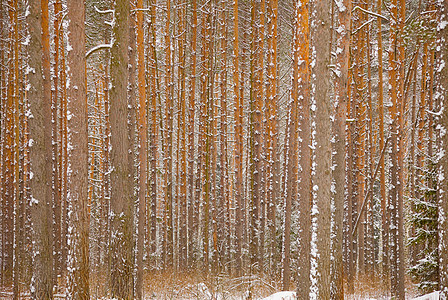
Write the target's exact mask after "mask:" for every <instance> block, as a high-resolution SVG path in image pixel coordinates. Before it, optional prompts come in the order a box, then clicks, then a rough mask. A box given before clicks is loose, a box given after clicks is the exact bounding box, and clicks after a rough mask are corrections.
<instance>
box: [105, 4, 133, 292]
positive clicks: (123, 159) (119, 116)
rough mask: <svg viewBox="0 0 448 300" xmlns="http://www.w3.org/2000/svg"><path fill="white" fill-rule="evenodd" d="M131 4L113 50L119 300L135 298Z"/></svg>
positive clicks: (120, 13)
mask: <svg viewBox="0 0 448 300" xmlns="http://www.w3.org/2000/svg"><path fill="white" fill-rule="evenodd" d="M129 6H130V4H129V1H126V0H117V2H116V3H115V18H116V20H115V26H114V28H113V32H114V36H115V42H114V44H113V45H112V48H111V51H110V52H111V62H110V64H111V65H110V75H111V89H110V93H109V95H110V124H111V130H110V132H111V138H110V143H111V147H112V150H111V154H110V155H111V165H112V172H111V199H110V206H111V209H110V211H111V216H110V222H111V224H110V225H111V236H112V239H111V241H110V249H109V251H110V258H109V259H110V263H111V266H110V267H111V274H110V276H111V294H112V296H113V297H117V298H119V299H132V298H133V282H132V270H133V268H132V266H133V205H134V201H133V200H134V199H133V180H132V176H131V174H129V164H130V162H129V158H130V157H129V155H128V153H129V150H130V146H131V141H130V140H129V136H128V117H129V112H128V97H127V82H128V73H129V71H128V63H129V57H128V45H129V41H128V35H129V11H130V9H129Z"/></svg>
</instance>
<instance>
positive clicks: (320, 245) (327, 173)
mask: <svg viewBox="0 0 448 300" xmlns="http://www.w3.org/2000/svg"><path fill="white" fill-rule="evenodd" d="M313 16H315V18H316V19H315V22H316V26H315V27H312V29H311V30H312V39H313V42H314V45H315V48H316V64H315V67H314V68H313V73H314V74H315V76H316V79H315V80H316V81H315V84H316V89H315V99H316V111H315V116H316V119H315V120H316V121H315V122H316V140H315V142H316V151H315V155H316V160H315V163H316V169H315V171H316V176H315V178H314V182H313V184H314V186H313V190H314V191H315V194H316V203H315V205H316V207H317V210H318V213H317V215H316V229H315V230H316V248H317V253H318V256H317V257H316V261H317V270H316V271H317V272H316V276H317V278H316V279H317V298H318V299H330V223H331V205H330V203H331V192H330V188H331V144H330V140H331V121H330V105H331V104H330V102H329V101H328V97H329V90H330V70H329V67H328V66H329V64H330V61H329V60H330V47H329V45H330V40H329V39H330V3H329V2H323V1H322V2H317V3H316V4H315V7H314V12H313Z"/></svg>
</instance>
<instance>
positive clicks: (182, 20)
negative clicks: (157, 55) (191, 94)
mask: <svg viewBox="0 0 448 300" xmlns="http://www.w3.org/2000/svg"><path fill="white" fill-rule="evenodd" d="M186 9H187V7H186V4H181V5H180V7H178V12H177V14H178V18H179V27H178V33H179V35H180V37H179V40H178V49H179V50H178V51H179V62H180V63H179V67H178V68H179V70H178V73H179V94H180V97H179V105H180V116H179V119H178V120H179V121H178V127H179V129H178V132H179V133H178V134H179V139H180V145H179V152H180V153H179V154H180V166H181V170H180V179H179V180H180V195H179V197H180V199H179V214H180V215H179V227H180V228H179V265H180V267H181V269H186V267H187V224H188V223H187V161H186V160H187V155H186V154H187V152H186V128H187V124H186V120H187V119H186V93H185V83H186V82H185V80H186V74H185V61H186V57H185V52H186V47H187V44H186V43H187V39H186V36H187V35H186V32H185V30H186Z"/></svg>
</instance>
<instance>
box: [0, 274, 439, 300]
mask: <svg viewBox="0 0 448 300" xmlns="http://www.w3.org/2000/svg"><path fill="white" fill-rule="evenodd" d="M355 291H356V292H355V294H354V295H346V297H345V299H347V300H388V299H390V294H389V293H388V292H387V289H386V288H384V287H383V286H382V284H381V282H380V280H379V279H376V278H374V279H372V278H370V279H369V280H357V281H356V282H355ZM95 294H96V293H95V288H94V287H93V292H92V294H91V298H92V299H101V298H99V297H98V295H95ZM419 295H421V293H420V292H419V291H418V289H417V288H416V287H415V285H414V284H412V282H411V281H410V280H408V281H407V282H406V299H415V300H436V299H438V294H437V293H433V294H429V295H426V296H423V297H419ZM23 296H24V297H23V298H22V299H29V294H28V295H23ZM294 296H295V293H294V292H281V289H280V280H279V279H278V278H275V277H274V276H267V275H264V276H258V275H252V276H243V277H230V276H228V275H218V276H211V275H207V274H205V273H188V274H185V273H173V272H154V273H152V274H150V275H148V276H147V277H146V279H145V299H148V300H149V299H150V300H153V299H154V300H155V299H161V300H165V299H166V300H168V299H184V300H193V299H198V300H245V299H257V300H294ZM416 297H418V298H416ZM64 298H65V295H64V294H63V293H61V292H59V293H57V294H56V295H55V299H64ZM6 299H12V290H11V289H3V288H0V300H6ZM102 299H104V298H102Z"/></svg>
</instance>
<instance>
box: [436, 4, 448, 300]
mask: <svg viewBox="0 0 448 300" xmlns="http://www.w3.org/2000/svg"><path fill="white" fill-rule="evenodd" d="M439 10H440V16H441V17H440V20H439V25H438V27H437V30H438V34H439V37H438V41H437V45H438V46H437V49H438V50H439V49H440V50H439V51H438V61H437V63H438V64H437V65H438V67H436V70H437V71H438V73H439V74H438V75H439V82H438V86H437V88H438V92H439V94H438V95H439V99H438V100H439V101H440V102H439V103H440V111H441V112H442V115H441V116H440V121H439V122H440V123H439V124H440V129H439V130H440V144H439V151H440V153H441V154H442V155H443V156H442V157H441V159H440V161H439V176H438V178H439V186H440V189H439V191H438V192H439V194H438V195H439V268H440V269H439V276H440V277H439V289H440V290H441V299H443V298H447V297H448V155H447V153H446V151H447V145H448V133H447V130H448V67H447V66H446V63H447V59H448V50H447V48H446V46H445V45H446V43H447V41H448V26H447V22H448V19H447V13H448V3H447V2H446V1H444V2H439Z"/></svg>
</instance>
